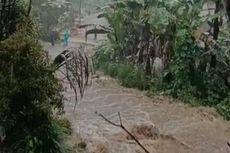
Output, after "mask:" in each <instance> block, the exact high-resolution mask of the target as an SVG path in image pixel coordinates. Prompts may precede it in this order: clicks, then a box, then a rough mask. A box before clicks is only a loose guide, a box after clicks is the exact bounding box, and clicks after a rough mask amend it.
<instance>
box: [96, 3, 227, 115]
mask: <svg viewBox="0 0 230 153" xmlns="http://www.w3.org/2000/svg"><path fill="white" fill-rule="evenodd" d="M204 2H206V1H201V0H164V1H162V0H155V1H152V0H124V1H118V2H114V3H111V4H110V5H109V7H106V8H105V9H104V13H103V14H101V15H99V17H105V18H106V19H107V21H108V23H109V27H107V28H106V29H104V30H106V31H109V34H108V40H107V41H106V42H105V43H104V44H103V45H102V46H100V47H99V48H98V51H97V53H96V55H95V56H96V58H97V65H98V66H99V68H101V69H103V70H104V71H105V72H106V73H108V74H110V75H111V76H114V77H117V78H118V79H120V80H121V82H122V84H123V85H125V86H128V87H137V88H139V89H149V90H152V91H164V93H165V94H170V95H172V96H173V97H175V98H179V99H182V100H183V101H185V102H189V103H191V104H202V105H206V106H214V107H216V108H217V110H218V111H219V113H220V114H222V115H223V116H224V118H225V119H230V97H229V96H230V95H229V94H230V81H229V77H230V69H229V67H230V50H229V46H228V44H226V43H225V42H226V40H227V39H228V38H229V27H228V25H227V24H223V25H222V26H220V25H221V24H222V20H223V19H222V18H223V14H224V13H225V10H224V8H226V7H223V4H222V3H221V1H215V3H216V9H215V14H210V15H207V16H202V13H201V12H202V9H203V5H204ZM207 21H209V22H210V23H211V24H212V25H213V26H212V29H211V28H210V30H209V34H207V35H206V34H202V32H203V31H199V30H197V29H199V27H200V26H201V25H202V24H203V23H205V22H207ZM194 32H195V34H194ZM200 36H204V37H205V38H207V41H201V40H199V38H201V37H200ZM201 44H202V45H201Z"/></svg>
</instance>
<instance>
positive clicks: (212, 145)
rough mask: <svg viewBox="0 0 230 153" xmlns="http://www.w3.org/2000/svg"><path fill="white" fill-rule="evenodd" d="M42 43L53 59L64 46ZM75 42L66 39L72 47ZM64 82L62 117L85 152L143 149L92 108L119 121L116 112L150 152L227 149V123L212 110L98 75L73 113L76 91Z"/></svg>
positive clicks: (120, 152)
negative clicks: (65, 119) (127, 85)
mask: <svg viewBox="0 0 230 153" xmlns="http://www.w3.org/2000/svg"><path fill="white" fill-rule="evenodd" d="M44 46H46V48H47V49H48V50H49V51H50V55H51V57H55V55H57V54H58V53H60V52H61V51H62V50H64V49H65V48H64V47H62V46H61V45H56V46H55V47H48V46H49V45H47V44H46V45H45V44H44ZM78 46H79V44H78V43H77V42H74V41H72V42H71V43H70V47H78ZM64 86H66V87H67V92H66V93H65V96H66V97H67V99H68V100H67V101H66V103H65V110H66V116H67V117H68V118H69V119H70V121H71V122H72V126H73V129H74V131H75V132H77V133H79V134H80V135H81V137H82V138H83V139H84V141H85V142H86V143H87V150H88V152H89V153H144V152H143V150H141V149H140V147H139V146H138V145H137V144H136V143H135V142H134V141H133V140H132V139H131V138H130V137H129V136H128V135H127V134H126V133H125V132H124V131H123V130H121V129H120V128H118V127H114V126H112V125H111V124H108V122H106V121H105V120H103V119H102V118H101V117H99V116H98V115H97V114H96V113H95V112H97V113H101V114H103V115H104V116H105V117H107V118H108V119H110V120H111V121H113V122H117V123H119V119H118V115H117V113H118V112H120V113H121V117H122V121H123V124H124V126H125V127H127V128H128V129H129V131H130V132H131V133H132V134H133V135H135V137H136V138H137V139H138V140H139V141H140V142H141V144H143V146H145V147H146V148H147V149H148V150H149V152H150V153H230V147H228V146H227V142H228V141H230V123H229V122H226V121H223V120H222V118H221V117H219V116H218V115H217V113H216V112H215V111H214V110H213V109H211V108H203V107H194V108H193V107H190V106H187V105H185V104H182V103H180V102H178V101H176V100H174V99H171V98H168V97H163V96H154V97H151V98H149V97H147V96H145V94H144V93H143V92H141V91H138V90H135V89H127V88H124V87H122V86H120V85H119V84H118V83H117V81H115V80H113V79H111V78H109V77H107V76H104V75H103V74H102V73H99V78H95V79H93V84H92V86H90V87H88V88H87V89H86V92H85V95H84V99H83V100H81V101H80V103H79V104H78V105H77V108H76V110H75V111H74V110H73V109H74V93H73V91H71V90H70V89H69V88H68V84H64Z"/></svg>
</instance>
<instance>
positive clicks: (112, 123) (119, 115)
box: [96, 112, 150, 153]
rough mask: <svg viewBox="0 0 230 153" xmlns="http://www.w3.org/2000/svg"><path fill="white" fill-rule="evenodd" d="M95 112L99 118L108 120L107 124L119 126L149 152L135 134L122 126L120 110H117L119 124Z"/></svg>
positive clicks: (146, 152)
mask: <svg viewBox="0 0 230 153" xmlns="http://www.w3.org/2000/svg"><path fill="white" fill-rule="evenodd" d="M96 114H97V115H98V116H100V117H101V118H103V119H104V120H105V121H106V122H108V123H109V124H111V125H113V126H115V127H119V128H121V129H123V130H124V131H125V132H126V133H127V134H128V135H129V136H130V137H131V138H132V139H133V140H134V141H135V142H136V143H137V144H138V145H139V146H140V147H141V148H142V149H143V150H144V151H145V153H150V152H149V151H148V150H147V149H146V148H145V147H144V146H143V145H142V144H141V143H140V141H139V140H137V138H135V136H134V135H133V134H132V133H130V132H129V131H128V130H127V129H126V128H125V127H124V125H123V123H122V120H121V114H120V112H118V117H119V121H120V124H117V123H114V122H112V121H110V120H109V119H107V118H106V117H105V116H104V115H102V114H98V113H97V112H96Z"/></svg>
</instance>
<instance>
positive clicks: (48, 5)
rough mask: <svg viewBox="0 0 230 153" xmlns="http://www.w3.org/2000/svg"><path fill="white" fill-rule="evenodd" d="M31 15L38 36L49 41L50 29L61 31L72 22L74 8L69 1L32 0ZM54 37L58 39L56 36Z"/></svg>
mask: <svg viewBox="0 0 230 153" xmlns="http://www.w3.org/2000/svg"><path fill="white" fill-rule="evenodd" d="M32 5H33V11H32V14H33V17H34V18H35V19H36V21H37V25H38V31H39V35H40V38H41V39H42V40H45V41H50V33H51V31H56V32H58V33H59V32H61V31H62V30H64V29H65V28H70V26H72V25H73V24H74V10H73V7H72V3H70V2H69V1H65V0H63V1H45V0H42V1H33V3H32ZM56 39H59V38H58V37H57V38H56Z"/></svg>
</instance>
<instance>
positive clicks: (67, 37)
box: [64, 30, 69, 46]
mask: <svg viewBox="0 0 230 153" xmlns="http://www.w3.org/2000/svg"><path fill="white" fill-rule="evenodd" d="M68 40H69V32H68V31H67V30H66V31H65V32H64V46H68Z"/></svg>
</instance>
